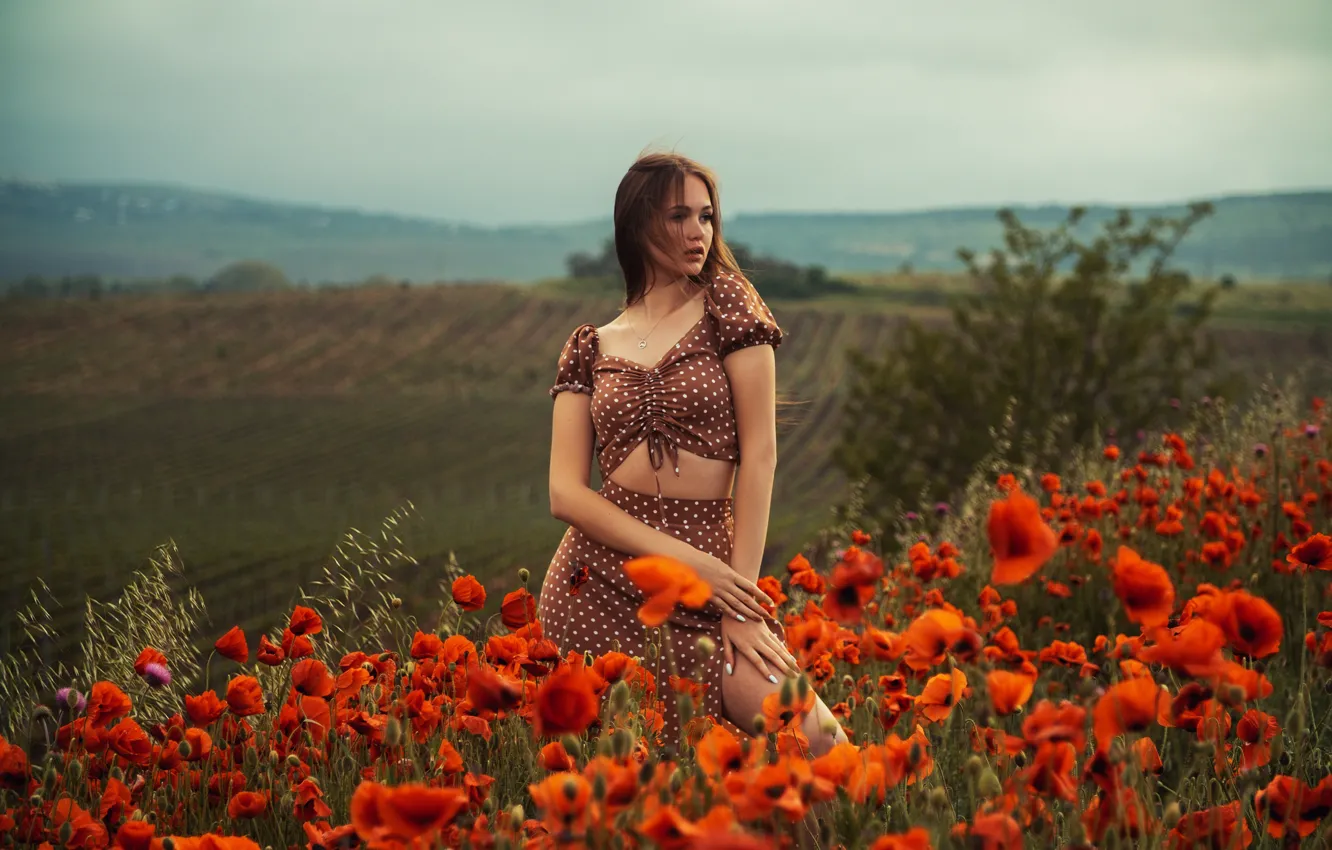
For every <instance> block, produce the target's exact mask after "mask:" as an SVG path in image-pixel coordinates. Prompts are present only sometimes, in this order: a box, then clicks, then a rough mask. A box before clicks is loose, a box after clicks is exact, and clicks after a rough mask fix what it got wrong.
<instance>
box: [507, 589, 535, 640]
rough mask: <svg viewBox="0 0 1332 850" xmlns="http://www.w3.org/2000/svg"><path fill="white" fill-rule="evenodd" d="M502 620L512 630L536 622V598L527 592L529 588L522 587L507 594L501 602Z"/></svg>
mask: <svg viewBox="0 0 1332 850" xmlns="http://www.w3.org/2000/svg"><path fill="white" fill-rule="evenodd" d="M500 620H501V621H503V623H504V625H505V626H507V627H508V628H509V630H510V631H517V630H518V629H521V628H523V627H524V626H526V625H528V624H530V623H533V622H536V599H535V598H534V597H533V596H532V594H530V593H528V592H527V588H525V587H520V588H518V589H517V590H513V591H510V592H509V593H507V594H505V596H504V601H503V602H501V603H500Z"/></svg>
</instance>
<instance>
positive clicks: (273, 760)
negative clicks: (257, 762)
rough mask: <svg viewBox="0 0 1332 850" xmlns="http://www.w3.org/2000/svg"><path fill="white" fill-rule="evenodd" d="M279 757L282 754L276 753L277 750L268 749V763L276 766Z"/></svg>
mask: <svg viewBox="0 0 1332 850" xmlns="http://www.w3.org/2000/svg"><path fill="white" fill-rule="evenodd" d="M281 758H282V756H281V755H280V754H279V753H278V751H277V750H269V751H268V763H269V764H271V765H272V766H273V767H277V764H278V761H279V760H280V759H281Z"/></svg>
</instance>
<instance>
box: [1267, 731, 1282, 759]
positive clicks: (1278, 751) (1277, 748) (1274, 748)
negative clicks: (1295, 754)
mask: <svg viewBox="0 0 1332 850" xmlns="http://www.w3.org/2000/svg"><path fill="white" fill-rule="evenodd" d="M1269 749H1270V751H1271V753H1272V758H1274V759H1277V760H1278V761H1279V760H1280V759H1281V757H1282V756H1283V755H1285V753H1286V738H1285V736H1284V735H1277V736H1276V737H1275V738H1273V739H1272V742H1271V744H1270V745H1269Z"/></svg>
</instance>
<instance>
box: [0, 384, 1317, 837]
mask: <svg viewBox="0 0 1332 850" xmlns="http://www.w3.org/2000/svg"><path fill="white" fill-rule="evenodd" d="M1291 405H1292V403H1290V402H1288V401H1286V400H1285V399H1284V398H1283V397H1280V396H1279V395H1278V396H1277V397H1275V398H1273V399H1272V400H1270V403H1267V402H1265V403H1263V404H1261V405H1255V407H1254V408H1253V409H1252V410H1251V411H1250V412H1249V413H1247V414H1246V415H1245V416H1244V417H1243V418H1242V419H1237V418H1236V417H1234V416H1233V415H1228V414H1227V413H1225V412H1223V411H1221V410H1219V409H1218V408H1219V406H1217V405H1206V406H1204V405H1200V406H1199V407H1198V409H1197V415H1196V416H1195V417H1194V425H1192V426H1191V427H1190V428H1188V429H1182V430H1181V431H1180V432H1167V433H1163V434H1158V435H1148V436H1146V438H1145V439H1143V440H1142V441H1134V442H1135V445H1134V447H1133V448H1131V449H1130V448H1127V447H1125V446H1121V445H1117V444H1116V443H1115V442H1114V441H1112V440H1110V441H1107V442H1105V443H1103V444H1102V445H1099V446H1097V447H1095V448H1094V449H1089V450H1088V451H1087V452H1086V453H1085V454H1084V455H1083V456H1080V457H1077V458H1071V459H1070V460H1069V464H1068V467H1067V468H1065V469H1063V470H1061V473H1062V474H1061V475H1055V474H1053V473H1049V472H1043V471H1040V470H1028V469H991V468H986V469H983V470H981V471H979V472H978V474H977V476H976V478H975V479H974V480H973V482H972V484H971V485H970V486H969V488H968V491H967V493H966V494H965V498H963V499H961V500H960V501H959V503H958V504H957V505H956V506H955V507H950V506H946V505H941V506H939V509H938V511H937V512H936V514H934V515H932V516H928V517H916V516H914V515H913V516H911V517H909V518H907V519H906V520H905V521H904V524H903V526H902V528H900V529H895V530H891V531H890V532H880V531H877V530H876V531H874V532H873V533H867V532H866V531H864V530H862V529H860V528H857V527H855V525H854V524H850V525H848V526H847V527H845V528H838V529H832V530H830V532H829V534H830V536H831V537H833V538H835V540H834V543H835V545H834V546H832V547H830V548H829V549H828V551H827V553H826V554H825V553H824V548H825V547H811V548H810V549H808V550H807V551H806V552H803V553H798V554H793V556H792V557H791V559H790V561H789V563H788V564H787V566H786V569H785V570H784V571H782V572H781V573H780V574H779V575H770V576H765V577H764V578H763V579H762V580H761V582H760V584H761V585H762V586H763V588H764V590H765V592H767V593H768V594H769V595H770V596H771V597H772V598H773V599H774V600H775V601H776V602H777V603H778V606H779V607H778V610H777V611H776V613H777V615H778V616H779V618H780V619H781V620H782V621H783V622H784V623H785V629H786V636H787V642H788V645H789V646H790V647H791V649H792V651H793V652H795V653H796V654H797V657H798V658H799V659H800V660H801V662H802V666H803V668H804V671H805V673H804V675H803V676H802V677H801V678H800V679H798V680H787V681H786V682H785V683H783V684H782V686H781V688H780V689H779V690H778V691H777V692H776V693H774V694H773V695H772V696H770V697H769V698H768V699H767V700H766V701H765V704H764V709H763V714H762V717H761V718H756V719H755V723H756V725H757V726H758V728H759V734H757V735H755V736H753V737H749V736H743V735H735V734H733V733H732V732H729V731H727V730H726V729H725V728H723V727H721V726H718V725H714V723H713V722H712V718H709V717H707V716H701V715H699V713H698V711H696V710H691V709H696V707H697V706H699V705H701V698H700V694H699V686H698V685H697V684H696V683H695V682H693V681H692V680H691V679H690V674H691V664H692V662H693V660H694V659H689V658H671V659H669V660H670V662H671V667H672V669H673V670H675V674H674V675H672V676H670V677H669V679H668V680H667V681H660V680H654V679H653V677H652V676H651V674H650V673H648V671H647V669H646V667H645V666H644V665H642V664H640V662H641V661H642V660H643V659H635V658H631V657H629V656H627V655H624V654H621V653H609V654H607V655H603V656H600V657H595V658H590V657H585V656H583V655H582V654H580V653H578V652H576V651H571V652H568V653H563V654H562V653H561V652H560V650H559V648H558V647H557V646H556V645H555V644H554V643H553V642H552V641H550V640H548V639H547V638H546V637H544V635H543V629H542V625H541V623H539V622H537V621H536V619H535V604H534V599H533V597H532V595H531V593H530V592H529V590H528V586H529V585H530V584H531V583H532V582H533V581H534V578H535V580H537V581H538V583H539V577H533V576H532V575H530V574H529V573H528V572H527V571H526V570H523V571H521V572H520V574H519V576H518V584H517V585H516V586H512V587H509V588H501V587H496V586H492V587H491V588H487V587H485V586H484V585H483V584H482V582H480V581H478V580H477V579H476V578H475V577H473V576H471V575H469V574H467V573H465V572H464V571H462V570H460V569H459V570H453V571H452V572H451V573H450V574H449V575H448V576H447V577H446V578H445V580H444V581H443V582H442V586H443V588H444V589H443V591H442V592H443V593H444V594H445V595H446V597H447V598H448V599H449V601H448V603H447V605H446V607H445V609H444V612H443V616H442V617H441V618H440V619H439V621H438V622H434V623H430V624H423V623H420V622H418V621H417V620H416V619H415V618H414V617H412V616H408V615H406V614H404V613H403V612H402V610H401V605H402V601H401V600H400V599H398V598H397V597H395V596H394V595H393V593H392V583H391V582H389V581H387V580H386V579H385V577H384V576H385V574H384V573H382V572H375V571H368V572H367V573H366V574H365V575H364V577H363V581H362V582H361V583H357V582H352V581H347V582H344V583H342V584H340V585H338V587H337V592H336V593H330V594H325V595H320V596H310V597H307V598H306V599H305V600H304V603H305V604H300V605H297V606H295V607H294V609H293V610H291V611H290V613H289V616H287V617H285V618H284V620H283V622H280V623H274V624H273V625H272V628H271V629H270V630H269V631H268V632H267V633H264V634H255V633H251V634H247V633H246V632H245V631H243V630H242V629H240V628H230V629H228V628H225V627H224V628H220V629H217V630H215V631H214V632H212V633H208V634H206V635H204V637H205V638H206V640H205V641H204V645H205V647H207V645H208V644H211V650H208V649H205V650H203V651H201V650H199V649H198V648H197V642H198V637H199V635H198V634H197V631H198V626H197V625H196V621H195V619H194V615H195V614H196V613H197V612H198V611H199V610H202V609H201V606H202V601H201V600H199V599H196V598H193V597H191V598H173V597H172V595H171V593H170V591H169V588H168V584H169V582H168V578H169V573H170V563H169V559H165V560H163V561H160V562H156V563H155V564H154V565H153V567H152V568H151V569H149V570H147V571H145V572H143V573H141V574H140V575H139V577H138V579H136V581H135V582H134V583H132V584H131V586H130V588H129V589H127V591H126V597H125V598H123V599H122V600H120V602H118V603H114V604H108V605H105V606H102V607H94V606H91V605H90V609H89V610H90V618H91V620H90V622H91V623H92V627H90V636H89V639H88V641H87V643H85V663H84V665H83V666H82V667H81V668H79V669H77V670H74V671H70V670H66V669H64V668H60V669H56V670H52V669H48V668H42V667H40V666H39V665H36V664H35V663H34V662H33V659H32V657H31V656H28V655H18V656H15V657H13V658H11V659H9V660H8V661H6V662H5V665H4V666H3V667H2V668H0V685H3V692H0V693H2V695H3V698H4V700H5V702H6V704H7V705H9V706H18V709H17V710H16V711H14V712H13V713H12V715H11V716H9V717H8V718H7V722H6V725H5V727H3V728H4V731H5V735H6V737H5V738H3V739H0V833H3V834H4V836H5V837H4V838H3V839H2V840H3V842H4V844H5V845H6V846H8V845H13V844H19V845H23V844H31V845H38V844H45V845H49V846H52V847H55V846H62V845H63V846H66V847H104V846H110V845H117V846H120V847H124V848H148V847H152V848H158V847H161V848H164V850H187V848H205V847H206V848H214V847H235V848H240V847H270V846H271V847H310V848H319V847H323V848H353V847H361V846H366V847H376V848H378V847H407V846H411V847H434V846H449V847H520V846H521V847H635V846H643V847H663V848H686V847H715V848H721V847H727V848H732V847H734V848H768V847H773V848H775V847H797V846H809V847H813V846H821V847H848V848H874V850H889V848H928V847H934V848H949V847H957V848H963V847H981V848H987V850H990V849H991V848H1017V847H1056V846H1060V847H1090V846H1103V847H1167V848H1189V847H1215V848H1231V847H1235V848H1238V847H1316V846H1325V845H1326V844H1327V842H1328V839H1329V837H1332V826H1330V825H1329V821H1328V818H1327V815H1328V813H1329V811H1332V750H1329V747H1330V746H1332V735H1330V734H1329V728H1328V727H1329V718H1332V710H1330V709H1332V538H1329V536H1328V534H1327V532H1328V531H1329V530H1332V529H1329V527H1328V526H1329V522H1328V517H1329V513H1330V512H1332V440H1329V435H1328V430H1327V425H1328V423H1327V416H1328V411H1327V409H1326V408H1325V407H1324V406H1323V404H1322V402H1321V401H1319V400H1317V399H1315V400H1314V401H1313V403H1312V404H1311V405H1307V406H1304V405H1301V406H1300V407H1298V408H1296V407H1293V406H1291ZM390 536H391V535H390ZM386 539H388V538H387V537H386ZM629 572H630V575H631V576H632V577H633V578H634V580H635V581H637V582H639V587H640V589H641V591H642V593H643V600H642V604H644V605H647V606H650V610H651V607H653V606H655V607H659V606H660V605H661V604H663V600H670V599H674V598H686V599H688V600H689V602H690V603H691V604H692V603H694V602H697V601H699V598H700V596H701V595H702V594H699V593H697V592H696V591H697V587H696V585H697V583H698V578H697V576H695V575H692V574H691V573H690V571H689V570H688V568H687V567H684V566H683V565H681V564H677V563H675V562H670V561H666V560H664V559H657V558H644V559H640V562H639V563H638V564H636V565H635V566H634V567H633V568H631V569H630V570H629ZM490 583H491V584H492V585H496V584H498V582H495V581H492V582H490ZM708 592H710V589H709V590H708ZM682 594H683V596H682ZM488 595H500V596H501V597H502V600H503V601H502V604H501V605H500V609H499V612H498V613H497V614H496V615H495V616H494V617H492V618H490V619H489V620H486V621H480V620H478V619H476V618H475V617H473V616H470V615H471V614H472V612H475V611H479V610H481V609H482V608H483V607H484V606H485V603H486V599H487V596H488ZM680 604H684V603H680ZM646 619H650V616H648V615H645V620H646ZM20 620H21V622H22V623H23V624H24V626H25V628H26V629H27V630H28V632H29V634H30V635H31V634H38V633H40V631H41V629H42V624H41V623H40V617H39V616H37V615H35V614H33V612H32V611H31V610H29V611H28V612H26V613H21V616H20ZM713 650H715V647H709V646H707V645H706V641H705V645H704V646H702V647H700V648H699V652H700V653H701V654H707V653H710V652H711V651H713ZM815 690H817V692H818V693H819V694H820V695H821V696H822V697H823V699H824V700H825V702H827V703H828V705H829V706H831V707H832V708H833V713H834V715H835V716H836V718H837V721H838V722H839V723H840V725H841V726H842V728H843V729H844V730H845V732H846V734H847V736H848V738H849V741H850V742H849V743H846V744H841V745H838V746H836V747H833V748H832V749H831V750H829V751H827V752H824V753H816V752H814V751H813V750H812V749H811V746H812V745H811V741H810V739H809V737H808V735H807V732H808V731H809V730H806V729H805V727H804V724H803V722H802V721H803V719H804V717H805V715H806V713H807V712H808V711H809V709H810V707H811V706H812V704H813V691H815ZM667 699H670V700H678V701H680V703H681V707H682V711H683V712H684V715H685V717H687V718H691V719H690V720H689V722H688V723H686V724H685V729H684V733H683V735H682V740H680V741H666V740H661V738H660V736H659V735H658V734H657V733H658V731H659V730H660V728H661V716H660V711H661V708H662V701H663V700H667Z"/></svg>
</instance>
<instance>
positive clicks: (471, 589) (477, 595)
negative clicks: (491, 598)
mask: <svg viewBox="0 0 1332 850" xmlns="http://www.w3.org/2000/svg"><path fill="white" fill-rule="evenodd" d="M452 590H453V601H454V602H457V603H458V607H459V608H461V609H463V610H464V611H480V610H481V609H482V608H483V607H485V604H486V589H485V587H484V586H483V585H482V584H481V582H479V581H477V580H476V576H473V575H465V576H462V577H461V578H456V579H454V580H453V588H452Z"/></svg>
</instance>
